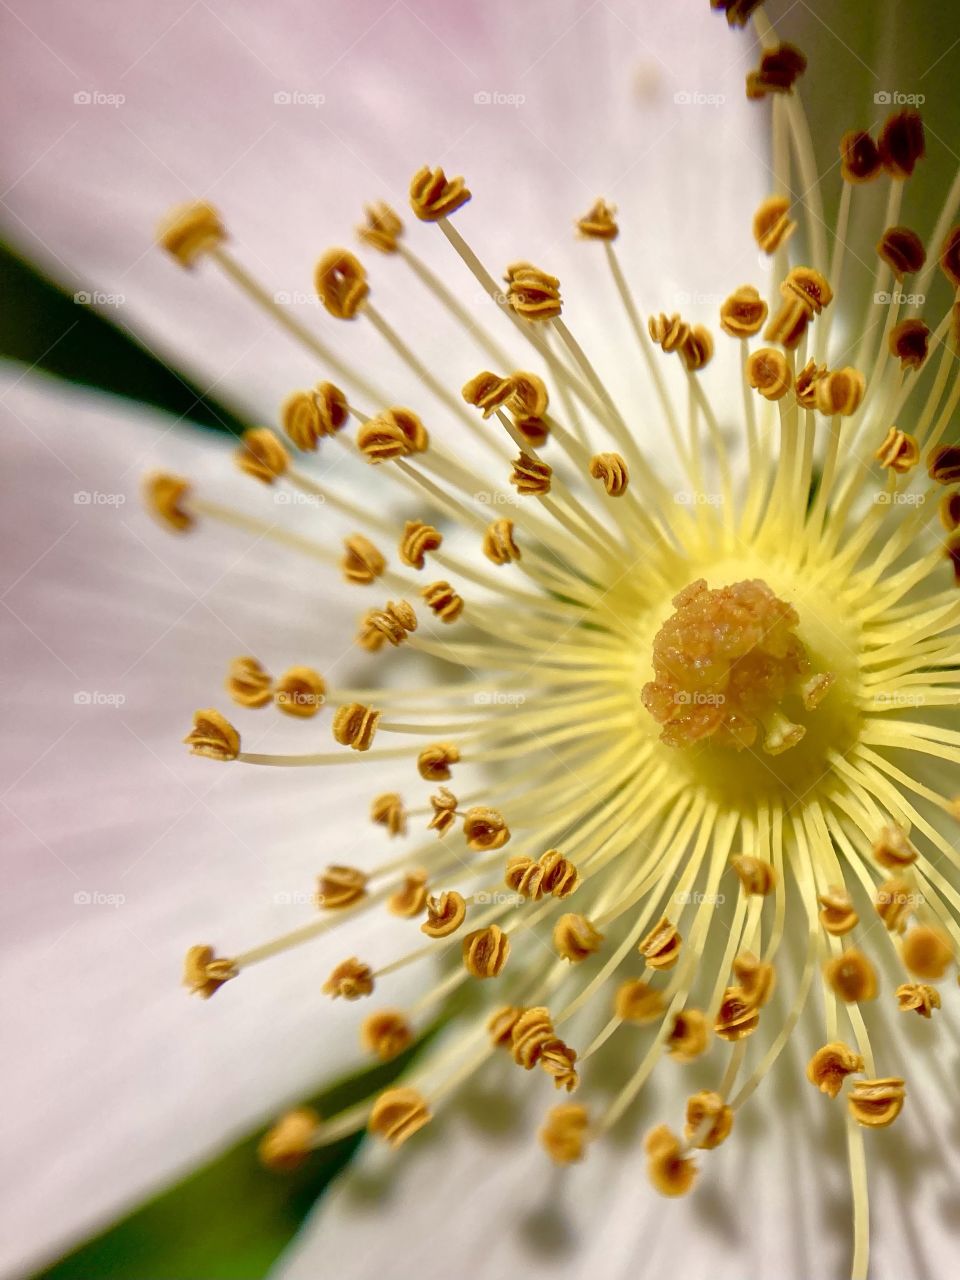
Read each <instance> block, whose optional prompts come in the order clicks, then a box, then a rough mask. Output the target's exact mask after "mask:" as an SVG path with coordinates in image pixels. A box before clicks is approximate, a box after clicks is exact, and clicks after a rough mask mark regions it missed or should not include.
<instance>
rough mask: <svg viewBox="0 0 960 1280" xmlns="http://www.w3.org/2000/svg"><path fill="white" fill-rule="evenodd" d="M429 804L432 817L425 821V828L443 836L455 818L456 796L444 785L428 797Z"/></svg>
mask: <svg viewBox="0 0 960 1280" xmlns="http://www.w3.org/2000/svg"><path fill="white" fill-rule="evenodd" d="M430 805H431V808H432V809H433V817H432V818H431V819H430V821H429V822H428V823H427V830H428V831H436V833H437V835H438V836H441V837H442V836H445V835H446V834H447V832H448V831H449V830H450V828H451V827H452V826H453V824H454V823H455V822H456V820H457V797H456V796H455V795H454V794H453V792H452V791H448V790H447V788H446V787H441V788H440V789H439V791H438V792H437V793H436V795H432V796H431V797H430Z"/></svg>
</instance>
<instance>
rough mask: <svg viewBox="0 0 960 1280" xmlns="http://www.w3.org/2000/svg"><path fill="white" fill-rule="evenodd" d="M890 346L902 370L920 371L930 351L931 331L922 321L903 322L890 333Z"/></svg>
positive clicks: (891, 352)
mask: <svg viewBox="0 0 960 1280" xmlns="http://www.w3.org/2000/svg"><path fill="white" fill-rule="evenodd" d="M888 346H889V350H890V354H891V355H892V356H896V358H897V359H898V360H899V361H900V368H901V369H903V370H906V369H920V368H922V366H923V363H924V361H925V360H926V358H927V352H928V351H929V349H930V330H929V328H928V327H927V325H925V324H924V322H923V321H922V320H918V319H915V318H914V319H909V320H901V321H900V323H899V324H898V325H895V326H894V328H893V329H892V330H891V331H890V337H889V339H888Z"/></svg>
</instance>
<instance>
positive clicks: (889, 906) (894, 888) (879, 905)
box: [873, 876, 917, 933]
mask: <svg viewBox="0 0 960 1280" xmlns="http://www.w3.org/2000/svg"><path fill="white" fill-rule="evenodd" d="M916 902H917V895H916V894H915V893H914V890H913V886H912V885H911V884H910V881H909V880H904V879H902V878H901V877H897V876H894V877H893V879H891V880H884V882H883V883H882V884H879V885H877V889H876V892H875V893H874V896H873V905H874V908H875V909H876V912H877V915H878V916H879V917H880V919H881V920H882V921H883V923H884V925H885V926H886V928H887V929H888V931H889V932H890V933H903V931H904V929H905V928H906V927H907V920H908V918H909V917H910V915H911V914H912V912H913V909H914V906H915V905H916Z"/></svg>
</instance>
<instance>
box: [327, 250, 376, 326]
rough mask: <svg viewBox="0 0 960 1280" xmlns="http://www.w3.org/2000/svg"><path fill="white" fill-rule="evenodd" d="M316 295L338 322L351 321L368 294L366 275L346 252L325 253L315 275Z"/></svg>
mask: <svg viewBox="0 0 960 1280" xmlns="http://www.w3.org/2000/svg"><path fill="white" fill-rule="evenodd" d="M313 279H314V286H315V287H316V290H317V295H318V297H319V298H320V301H321V302H322V303H323V305H324V307H325V308H326V309H327V311H329V313H330V315H332V316H334V317H336V319H337V320H353V319H355V318H356V315H357V312H358V311H359V310H360V308H361V307H362V306H363V304H364V302H365V301H366V299H367V296H368V295H369V293H370V286H369V285H368V284H367V273H366V271H365V270H364V267H363V264H362V263H361V262H360V260H359V258H357V257H355V256H354V254H352V253H350V251H349V250H348V249H328V250H327V252H326V253H325V254H324V255H323V257H322V258H321V259H320V261H319V262H318V263H317V266H316V270H315V271H314V277H313Z"/></svg>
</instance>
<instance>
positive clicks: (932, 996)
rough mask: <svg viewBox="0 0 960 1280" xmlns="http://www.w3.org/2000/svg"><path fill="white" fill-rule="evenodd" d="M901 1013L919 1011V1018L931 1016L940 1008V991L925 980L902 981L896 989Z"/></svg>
mask: <svg viewBox="0 0 960 1280" xmlns="http://www.w3.org/2000/svg"><path fill="white" fill-rule="evenodd" d="M896 997H897V1003H898V1005H899V1007H900V1011H901V1013H919V1015H920V1017H921V1018H929V1017H931V1016H932V1014H933V1011H934V1009H939V1008H940V992H939V991H938V990H937V989H936V987H929V986H927V984H926V983H925V982H902V983H901V984H900V986H899V987H897V990H896Z"/></svg>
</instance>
